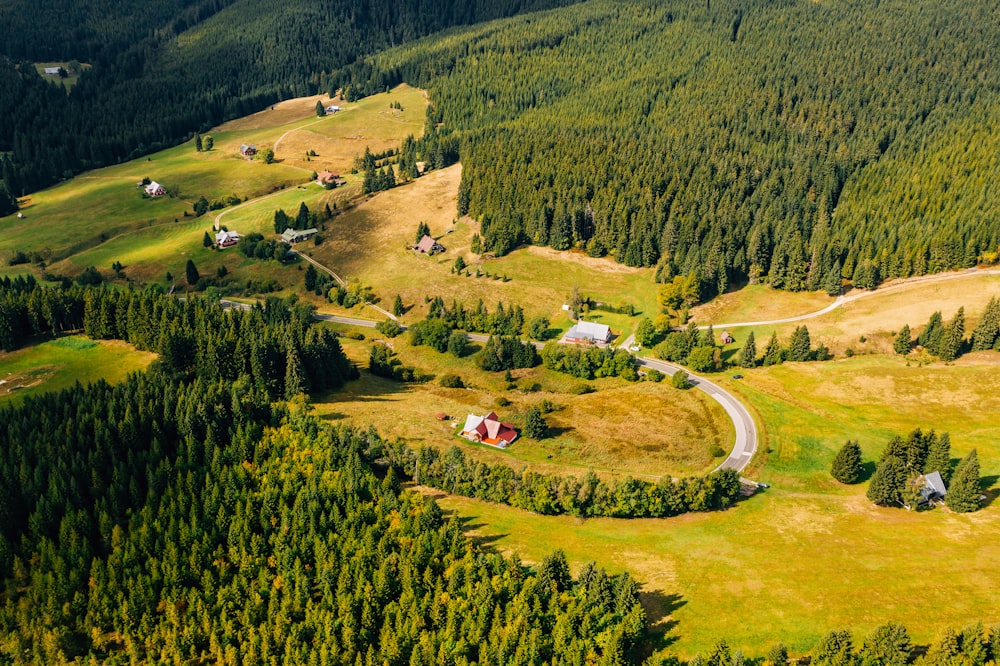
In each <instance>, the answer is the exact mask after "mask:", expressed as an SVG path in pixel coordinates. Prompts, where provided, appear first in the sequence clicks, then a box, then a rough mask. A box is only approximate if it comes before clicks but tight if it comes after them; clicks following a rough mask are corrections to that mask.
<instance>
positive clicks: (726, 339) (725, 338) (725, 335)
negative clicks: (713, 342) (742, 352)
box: [722, 331, 733, 345]
mask: <svg viewBox="0 0 1000 666" xmlns="http://www.w3.org/2000/svg"><path fill="white" fill-rule="evenodd" d="M722 344H724V345H731V344H733V336H731V335H729V331H723V332H722Z"/></svg>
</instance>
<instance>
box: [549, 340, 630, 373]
mask: <svg viewBox="0 0 1000 666" xmlns="http://www.w3.org/2000/svg"><path fill="white" fill-rule="evenodd" d="M541 357H542V365H544V366H545V367H546V368H547V369H549V370H555V371H556V372H564V373H566V374H568V375H572V376H573V377H579V378H580V379H595V378H598V377H623V378H625V379H627V380H629V381H635V380H637V379H638V378H639V375H638V373H637V372H636V369H635V356H633V355H632V354H630V353H629V352H628V351H626V350H625V349H613V348H611V347H577V346H575V345H561V344H558V343H555V342H549V343H548V344H546V345H545V346H544V347H543V348H542V352H541Z"/></svg>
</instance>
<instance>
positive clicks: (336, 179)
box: [316, 171, 346, 187]
mask: <svg viewBox="0 0 1000 666" xmlns="http://www.w3.org/2000/svg"><path fill="white" fill-rule="evenodd" d="M345 182H346V181H343V180H341V179H340V174H339V173H333V172H332V171H320V172H319V173H318V174H316V184H317V185H322V186H323V187H337V186H338V185H343V184H344V183H345Z"/></svg>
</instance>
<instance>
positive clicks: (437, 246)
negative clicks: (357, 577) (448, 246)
mask: <svg viewBox="0 0 1000 666" xmlns="http://www.w3.org/2000/svg"><path fill="white" fill-rule="evenodd" d="M413 249H414V250H416V251H417V252H420V253H422V254H434V253H435V252H444V245H441V243H438V242H437V241H436V240H434V239H433V238H431V237H430V236H428V235H427V234H424V237H423V238H421V239H420V242H419V243H417V244H416V245H414V246H413Z"/></svg>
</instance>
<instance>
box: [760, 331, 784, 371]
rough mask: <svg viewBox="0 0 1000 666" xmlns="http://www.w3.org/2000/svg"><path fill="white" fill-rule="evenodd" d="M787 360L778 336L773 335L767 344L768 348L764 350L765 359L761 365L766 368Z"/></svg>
mask: <svg viewBox="0 0 1000 666" xmlns="http://www.w3.org/2000/svg"><path fill="white" fill-rule="evenodd" d="M784 360H785V350H784V349H782V348H781V345H780V344H779V343H778V334H777V333H772V334H771V339H770V340H768V342H767V348H765V349H764V358H762V359H761V364H762V365H763V366H764V367H767V366H770V365H777V364H779V363H781V362H782V361H784Z"/></svg>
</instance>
